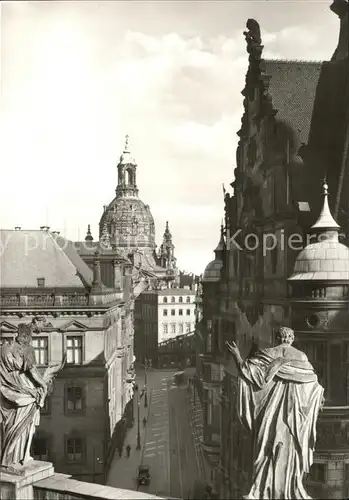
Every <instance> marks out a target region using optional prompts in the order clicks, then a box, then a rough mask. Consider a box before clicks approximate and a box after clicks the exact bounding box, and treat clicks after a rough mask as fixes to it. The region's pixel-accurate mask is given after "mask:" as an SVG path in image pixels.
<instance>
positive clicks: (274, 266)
mask: <svg viewBox="0 0 349 500" xmlns="http://www.w3.org/2000/svg"><path fill="white" fill-rule="evenodd" d="M270 260H271V274H276V272H277V267H278V246H277V245H276V247H275V248H273V249H272V250H271V251H270Z"/></svg>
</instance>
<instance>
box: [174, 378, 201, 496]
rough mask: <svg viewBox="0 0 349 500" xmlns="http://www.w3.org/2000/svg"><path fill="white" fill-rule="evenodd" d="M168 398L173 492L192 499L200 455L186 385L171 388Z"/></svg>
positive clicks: (197, 476) (197, 475) (175, 494)
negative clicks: (197, 449)
mask: <svg viewBox="0 0 349 500" xmlns="http://www.w3.org/2000/svg"><path fill="white" fill-rule="evenodd" d="M168 398H169V412H170V414H169V417H170V418H169V427H170V495H171V496H172V497H175V498H193V492H194V485H195V482H196V481H197V480H198V478H199V470H198V465H197V456H196V451H195V446H194V440H193V435H192V428H191V424H190V416H189V408H188V397H187V391H186V388H185V387H172V388H171V390H170V391H169V393H168Z"/></svg>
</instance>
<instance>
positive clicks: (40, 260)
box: [0, 229, 92, 288]
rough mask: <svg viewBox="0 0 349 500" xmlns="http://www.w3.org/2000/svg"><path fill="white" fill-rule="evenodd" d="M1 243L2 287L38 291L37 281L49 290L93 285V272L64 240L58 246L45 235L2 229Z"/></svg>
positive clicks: (53, 237) (51, 235)
mask: <svg viewBox="0 0 349 500" xmlns="http://www.w3.org/2000/svg"><path fill="white" fill-rule="evenodd" d="M0 241H1V256H0V259H1V261H0V286H1V287H10V288H21V287H23V288H24V287H37V286H38V283H37V279H38V278H45V287H50V288H56V287H67V288H70V287H74V288H75V287H78V288H84V287H85V286H91V285H92V271H91V270H90V269H89V268H88V266H87V265H86V264H85V263H84V262H83V260H82V259H81V258H80V256H79V255H78V254H77V252H76V251H75V249H74V247H73V245H72V244H71V243H70V242H66V240H64V238H60V244H58V242H57V241H56V237H55V236H54V235H53V234H51V233H50V232H48V231H36V230H33V231H25V230H20V231H14V230H5V229H2V230H0ZM64 242H66V244H64Z"/></svg>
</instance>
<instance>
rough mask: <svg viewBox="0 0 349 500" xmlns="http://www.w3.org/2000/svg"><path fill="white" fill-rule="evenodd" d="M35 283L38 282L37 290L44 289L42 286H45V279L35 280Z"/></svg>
mask: <svg viewBox="0 0 349 500" xmlns="http://www.w3.org/2000/svg"><path fill="white" fill-rule="evenodd" d="M37 282H38V287H39V288H44V286H45V278H37Z"/></svg>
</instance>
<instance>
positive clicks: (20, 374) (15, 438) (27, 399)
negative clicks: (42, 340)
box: [0, 321, 65, 470]
mask: <svg viewBox="0 0 349 500" xmlns="http://www.w3.org/2000/svg"><path fill="white" fill-rule="evenodd" d="M35 327H36V321H33V322H32V324H25V323H21V324H20V325H18V334H17V337H16V339H15V340H14V341H13V342H11V343H4V344H3V345H2V346H1V348H0V402H1V407H0V415H1V433H0V435H1V457H0V458H1V466H2V467H6V468H7V469H9V470H11V469H12V468H13V469H14V470H15V469H16V468H17V467H18V466H22V465H25V464H26V462H27V461H28V460H32V457H31V456H30V447H31V443H32V439H33V436H34V433H35V427H36V426H37V425H38V424H39V420H40V408H42V407H43V406H44V402H45V398H46V396H47V394H48V393H49V392H51V390H52V382H53V379H54V377H55V375H56V374H57V373H58V372H59V371H60V370H61V369H62V368H63V366H64V363H65V357H64V359H63V361H62V363H60V364H57V365H52V366H49V367H48V368H46V370H45V372H44V374H43V375H41V374H40V372H39V370H38V369H37V367H36V363H35V352H34V348H33V347H32V346H31V339H32V332H33V329H34V328H35Z"/></svg>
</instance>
